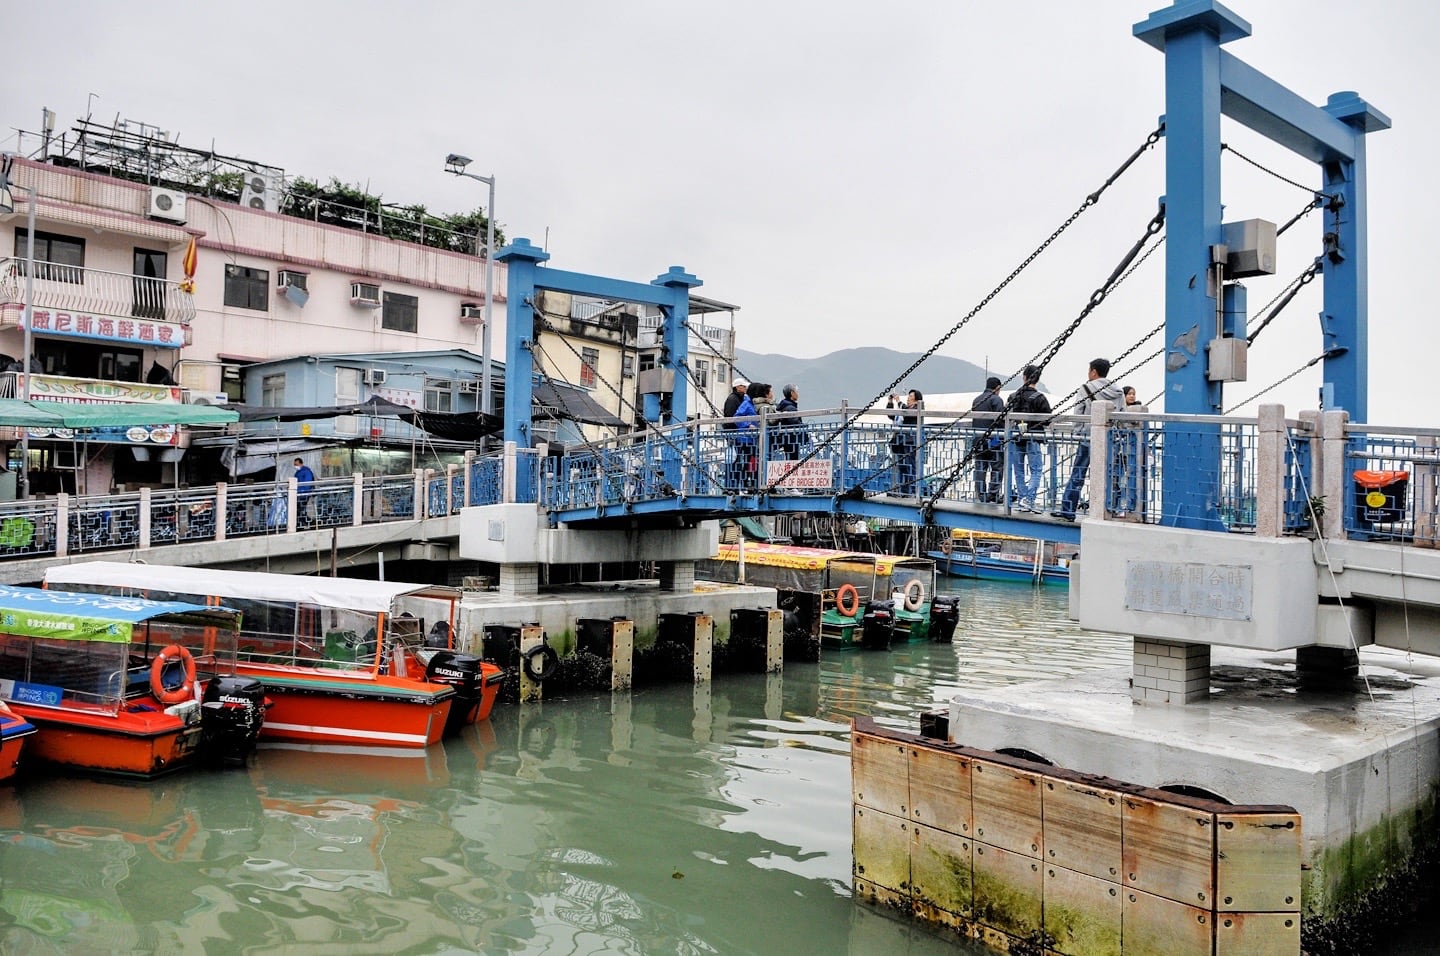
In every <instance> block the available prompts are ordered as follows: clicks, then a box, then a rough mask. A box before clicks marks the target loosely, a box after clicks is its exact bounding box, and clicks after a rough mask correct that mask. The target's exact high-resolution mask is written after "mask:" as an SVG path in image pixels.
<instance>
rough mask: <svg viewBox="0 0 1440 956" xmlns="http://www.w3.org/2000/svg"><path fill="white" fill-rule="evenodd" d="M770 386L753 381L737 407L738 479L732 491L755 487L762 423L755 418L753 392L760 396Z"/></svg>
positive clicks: (736, 464) (736, 456)
mask: <svg viewBox="0 0 1440 956" xmlns="http://www.w3.org/2000/svg"><path fill="white" fill-rule="evenodd" d="M769 388H770V387H769V386H768V385H764V384H761V383H759V382H751V383H750V385H748V386H747V387H746V391H745V394H744V395H743V396H742V397H741V399H740V404H739V405H738V406H737V407H736V409H735V418H736V422H735V476H736V479H737V480H736V481H735V483H734V484H733V485H732V486H731V490H732V491H738V490H741V489H746V488H753V487H755V482H756V476H755V472H756V469H757V468H758V467H759V463H760V456H759V443H760V423H759V422H758V421H755V420H754V416H755V415H756V414H757V413H756V410H755V398H754V397H752V393H753V394H754V396H755V397H759V396H761V395H762V394H763V393H765V392H768V391H769ZM746 419H749V420H748V421H747V420H746Z"/></svg>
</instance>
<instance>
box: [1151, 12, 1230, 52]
mask: <svg viewBox="0 0 1440 956" xmlns="http://www.w3.org/2000/svg"><path fill="white" fill-rule="evenodd" d="M1197 27H1203V28H1205V29H1208V30H1209V31H1210V32H1212V33H1214V34H1215V35H1216V36H1217V37H1219V38H1220V42H1221V43H1229V42H1230V41H1231V40H1240V39H1243V38H1245V37H1248V36H1249V35H1250V33H1251V30H1250V21H1248V20H1246V19H1244V18H1242V17H1240V16H1237V15H1236V14H1235V13H1234V12H1232V11H1231V10H1229V9H1228V8H1226V7H1225V6H1224V5H1222V4H1219V3H1216V2H1215V0H1175V2H1174V3H1173V4H1171V5H1170V6H1168V7H1166V8H1165V9H1164V10H1156V11H1155V12H1154V13H1152V14H1150V16H1149V17H1148V18H1147V19H1145V20H1143V21H1141V22H1140V23H1137V24H1135V26H1134V28H1133V32H1134V34H1135V36H1136V37H1137V38H1139V39H1141V40H1144V41H1145V42H1146V43H1148V44H1150V45H1151V46H1153V47H1154V48H1155V49H1157V50H1161V51H1163V50H1164V49H1165V38H1166V37H1167V36H1169V35H1170V34H1172V33H1182V32H1185V31H1187V30H1193V29H1195V28H1197Z"/></svg>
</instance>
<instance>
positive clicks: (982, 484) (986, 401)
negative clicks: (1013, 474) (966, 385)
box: [970, 375, 1005, 504]
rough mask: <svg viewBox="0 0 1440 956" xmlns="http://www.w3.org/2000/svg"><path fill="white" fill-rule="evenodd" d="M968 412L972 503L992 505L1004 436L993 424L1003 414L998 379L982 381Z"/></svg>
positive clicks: (996, 493)
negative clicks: (972, 433) (982, 386)
mask: <svg viewBox="0 0 1440 956" xmlns="http://www.w3.org/2000/svg"><path fill="white" fill-rule="evenodd" d="M970 411H971V413H972V414H971V416H970V418H971V421H972V422H974V424H975V432H976V434H975V438H974V439H973V440H972V441H971V444H970V452H971V454H970V457H971V458H972V459H973V460H974V462H975V500H976V501H977V502H981V503H983V504H994V503H996V502H998V501H999V500H1000V483H1001V482H1002V481H1003V480H1004V477H1005V476H1004V474H1003V473H1002V466H1001V463H1000V462H1001V448H1002V447H1003V445H1004V443H1005V436H1004V435H1003V434H1001V433H1000V430H999V428H998V427H997V426H996V424H995V423H996V421H997V416H998V415H999V414H1000V413H1001V412H1003V411H1005V400H1004V399H1003V398H1001V397H1000V379H998V378H996V377H995V376H994V375H992V376H990V377H989V378H987V379H986V380H985V391H983V392H981V393H980V394H979V395H976V396H975V400H974V401H972V402H971V403H970Z"/></svg>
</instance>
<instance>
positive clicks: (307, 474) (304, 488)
mask: <svg viewBox="0 0 1440 956" xmlns="http://www.w3.org/2000/svg"><path fill="white" fill-rule="evenodd" d="M314 490H315V472H313V471H311V470H310V466H309V465H307V464H305V459H303V458H296V459H295V518H296V520H297V522H298V523H299V524H301V525H309V524H310V495H311V493H312V492H313V491H314Z"/></svg>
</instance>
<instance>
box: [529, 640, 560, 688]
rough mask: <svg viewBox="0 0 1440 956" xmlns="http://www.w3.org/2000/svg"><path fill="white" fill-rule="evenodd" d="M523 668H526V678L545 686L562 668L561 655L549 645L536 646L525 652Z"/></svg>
mask: <svg viewBox="0 0 1440 956" xmlns="http://www.w3.org/2000/svg"><path fill="white" fill-rule="evenodd" d="M537 661H538V662H539V663H538V664H537V663H536V662H537ZM521 666H522V667H524V668H525V676H526V677H528V678H530V679H531V680H533V681H534V682H535V683H537V684H543V683H544V682H545V681H546V679H547V678H549V677H550V676H551V675H553V674H554V673H555V669H556V668H557V667H559V666H560V655H559V654H557V653H555V648H553V647H551V646H550V645H549V644H536V645H535V646H534V647H532V648H530V650H528V651H526V652H525V654H524V657H523V660H522V661H521Z"/></svg>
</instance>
